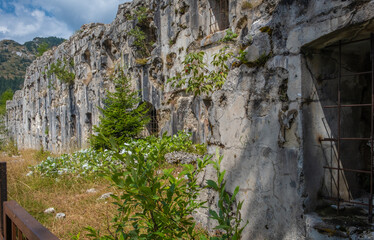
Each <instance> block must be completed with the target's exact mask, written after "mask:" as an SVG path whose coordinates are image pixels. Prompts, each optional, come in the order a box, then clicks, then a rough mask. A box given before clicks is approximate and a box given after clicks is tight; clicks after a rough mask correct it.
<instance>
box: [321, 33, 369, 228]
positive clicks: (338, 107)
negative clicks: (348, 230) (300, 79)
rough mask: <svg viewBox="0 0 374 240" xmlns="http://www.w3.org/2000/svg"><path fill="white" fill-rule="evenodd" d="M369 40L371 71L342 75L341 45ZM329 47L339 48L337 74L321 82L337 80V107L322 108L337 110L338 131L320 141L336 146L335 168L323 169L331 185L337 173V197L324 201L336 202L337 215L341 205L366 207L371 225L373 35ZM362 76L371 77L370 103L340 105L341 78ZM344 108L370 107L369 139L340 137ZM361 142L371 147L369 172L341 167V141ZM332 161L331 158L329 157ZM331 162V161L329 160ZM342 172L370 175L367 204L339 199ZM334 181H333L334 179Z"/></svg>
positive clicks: (327, 167)
mask: <svg viewBox="0 0 374 240" xmlns="http://www.w3.org/2000/svg"><path fill="white" fill-rule="evenodd" d="M368 40H370V58H371V71H365V72H357V73H354V74H345V75H343V74H342V46H343V45H346V44H351V43H356V42H361V41H368ZM329 47H338V48H339V60H338V64H339V74H338V76H337V77H334V78H329V79H323V80H333V79H338V84H337V85H338V101H337V105H328V106H324V108H334V109H337V110H338V131H337V137H335V138H333V137H330V138H323V139H321V141H328V142H331V143H332V142H335V143H336V145H337V154H336V155H337V156H336V158H337V167H332V166H333V165H332V162H331V166H324V168H325V169H329V170H330V171H331V184H332V181H333V174H332V171H333V170H335V171H337V172H338V174H337V181H336V186H337V187H336V188H337V197H336V198H334V197H328V198H325V199H329V200H333V201H335V202H336V205H337V213H338V214H339V209H340V204H341V203H344V202H346V203H351V204H358V205H363V206H367V207H368V213H369V214H368V220H369V222H370V223H371V222H372V221H373V175H374V169H373V150H374V123H373V121H374V34H371V35H370V38H366V39H361V40H356V41H351V42H344V43H342V41H339V43H338V44H335V45H331V46H329ZM364 74H367V75H369V74H370V75H371V103H370V104H369V103H364V104H342V103H341V81H342V78H343V77H346V76H358V75H364ZM346 107H350V108H353V107H370V108H371V111H370V112H371V113H370V115H371V116H370V120H371V123H370V129H371V130H370V137H369V138H354V137H344V138H343V137H341V118H342V116H341V111H342V108H346ZM362 140H365V141H370V146H371V149H370V170H359V169H349V168H344V167H343V166H341V164H340V160H341V142H342V141H362ZM331 159H332V157H331ZM331 161H332V160H331ZM342 171H343V172H344V171H347V172H357V173H364V174H369V175H370V193H369V197H368V202H367V203H364V202H357V201H352V200H351V199H350V198H349V200H344V199H342V198H341V197H340V181H341V179H340V178H341V177H340V175H341V172H342ZM334 181H335V179H334ZM331 194H332V185H331Z"/></svg>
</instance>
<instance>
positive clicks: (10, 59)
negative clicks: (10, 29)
mask: <svg viewBox="0 0 374 240" xmlns="http://www.w3.org/2000/svg"><path fill="white" fill-rule="evenodd" d="M63 41H64V39H63V38H57V37H47V38H34V39H33V40H32V41H29V42H25V43H24V44H23V45H22V44H19V43H17V42H15V41H13V40H2V41H0V95H1V94H2V93H3V92H4V91H6V90H7V89H9V88H10V89H12V90H13V91H16V90H18V89H21V88H22V84H23V80H24V76H25V71H26V68H27V66H29V65H30V63H31V62H32V61H33V60H34V59H35V58H36V56H38V55H40V54H42V53H43V51H45V50H47V49H48V48H51V47H54V46H57V45H59V44H60V43H62V42H63Z"/></svg>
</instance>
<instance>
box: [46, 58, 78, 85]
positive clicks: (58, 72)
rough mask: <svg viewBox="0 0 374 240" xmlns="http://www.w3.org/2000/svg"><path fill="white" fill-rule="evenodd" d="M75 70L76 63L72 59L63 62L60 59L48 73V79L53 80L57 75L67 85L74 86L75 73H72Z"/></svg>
mask: <svg viewBox="0 0 374 240" xmlns="http://www.w3.org/2000/svg"><path fill="white" fill-rule="evenodd" d="M73 68H74V61H73V59H71V60H70V61H68V60H67V59H66V58H64V59H63V61H61V60H60V59H58V60H57V61H56V63H52V64H51V66H50V67H49V69H48V71H47V73H46V74H47V77H48V78H51V77H52V75H55V76H56V78H57V79H59V80H60V81H61V82H63V83H66V84H69V85H71V84H73V83H74V79H75V73H74V72H72V71H71V69H73Z"/></svg>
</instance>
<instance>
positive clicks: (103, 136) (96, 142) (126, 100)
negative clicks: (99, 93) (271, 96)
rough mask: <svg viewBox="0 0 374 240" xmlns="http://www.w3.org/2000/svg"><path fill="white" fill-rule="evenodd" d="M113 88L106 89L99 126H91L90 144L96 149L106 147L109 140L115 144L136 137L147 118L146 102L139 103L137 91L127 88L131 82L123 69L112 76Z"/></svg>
mask: <svg viewBox="0 0 374 240" xmlns="http://www.w3.org/2000/svg"><path fill="white" fill-rule="evenodd" d="M113 81H114V84H115V91H114V92H109V91H107V97H106V99H105V100H104V107H103V108H101V107H99V110H100V111H101V112H102V116H100V124H99V126H94V132H95V134H94V135H92V136H91V139H90V142H91V146H92V147H93V148H95V149H108V148H110V147H111V143H110V141H113V140H114V141H115V143H116V144H117V145H120V144H123V143H124V142H125V141H128V140H129V139H130V138H133V137H136V136H137V135H138V134H139V133H140V132H141V131H142V130H143V128H144V126H145V125H146V124H147V123H148V122H149V121H150V119H149V117H148V116H147V111H148V109H147V107H146V105H145V104H144V103H143V104H139V103H140V99H139V97H138V92H136V91H132V90H131V89H130V81H129V79H128V78H127V77H126V76H125V74H124V73H123V71H120V73H119V74H118V76H117V77H116V78H114V79H113Z"/></svg>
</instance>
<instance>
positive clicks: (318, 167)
mask: <svg viewBox="0 0 374 240" xmlns="http://www.w3.org/2000/svg"><path fill="white" fill-rule="evenodd" d="M141 6H144V7H145V8H146V11H144V10H141V9H140V7H141ZM137 11H138V12H141V14H145V15H144V16H143V18H145V20H139V18H138V17H137V16H135V13H136V12H137ZM373 19H374V2H373V1H368V0H362V1H356V0H347V1H332V0H317V1H308V0H302V1H290V0H248V1H245V0H230V1H227V0H203V1H193V0H146V1H140V0H134V1H133V2H132V3H125V4H122V5H120V6H119V8H118V13H117V17H116V19H115V20H114V21H113V23H111V24H109V25H103V24H87V25H84V26H83V27H82V28H81V30H80V31H79V32H77V33H76V34H75V35H73V36H72V37H71V38H70V39H69V40H67V41H66V42H64V43H63V44H62V45H60V46H59V47H57V48H55V49H53V50H52V51H48V52H47V53H45V54H44V55H43V56H42V57H40V58H38V59H37V60H35V61H34V62H33V64H32V65H31V66H30V67H29V68H28V70H27V74H26V77H25V83H24V87H23V89H22V90H21V91H18V92H17V93H16V94H15V96H14V99H13V100H12V101H10V102H8V104H7V111H8V118H7V119H8V128H9V133H10V134H11V136H13V137H14V138H15V139H16V140H17V143H18V146H19V147H21V148H40V147H41V146H43V147H44V149H47V150H50V151H53V152H61V151H66V150H72V149H74V148H80V147H84V146H86V144H87V137H88V136H89V134H91V132H92V126H93V125H95V124H98V117H99V115H100V113H99V111H98V109H97V106H101V104H102V99H103V97H104V96H105V91H106V90H108V89H111V88H112V87H113V86H112V83H111V81H110V76H111V74H112V73H113V71H114V70H115V68H116V67H122V68H124V69H125V72H126V73H127V74H129V75H130V76H131V79H132V81H133V85H134V87H135V88H136V89H138V90H139V91H140V94H141V97H142V100H143V101H145V102H148V103H149V104H151V105H152V106H153V108H154V110H155V111H154V113H155V119H157V120H156V124H157V131H158V132H160V133H163V132H165V131H167V132H168V133H171V134H174V133H176V132H177V131H178V130H181V129H186V130H188V131H190V132H192V133H193V138H194V141H196V142H204V143H207V145H208V150H209V152H210V153H214V152H215V149H216V148H218V149H220V152H221V154H223V155H224V160H223V162H222V165H223V168H225V169H227V180H228V187H229V191H233V190H234V188H235V186H237V185H240V187H241V190H240V192H239V194H238V197H239V199H240V200H243V201H244V205H243V209H242V215H243V218H244V219H245V220H248V221H249V225H248V227H247V228H246V229H245V232H244V238H243V239H304V238H308V233H307V232H306V231H305V229H306V228H305V217H304V214H305V212H307V211H309V210H312V209H313V208H314V207H315V206H316V205H317V202H318V201H317V199H318V195H319V193H320V192H322V191H324V190H325V185H324V178H325V175H324V170H323V163H322V160H321V161H317V162H316V161H315V159H323V152H322V151H320V150H318V149H317V148H318V147H319V146H320V143H319V136H320V134H323V131H322V130H321V128H320V125H321V124H320V123H319V122H318V121H317V120H315V119H314V118H313V114H314V113H315V112H316V110H315V109H317V108H315V106H317V105H318V104H319V100H315V99H314V97H315V95H314V92H313V89H316V88H317V87H318V86H317V87H316V85H314V84H316V83H315V81H313V80H314V79H313V77H310V71H309V70H310V69H308V65H306V64H305V63H306V61H307V57H308V55H307V54H306V53H308V51H304V50H305V49H310V48H312V49H317V50H318V49H321V48H323V47H325V46H327V45H331V44H333V43H336V42H337V41H339V40H345V39H349V40H355V39H362V38H367V37H369V35H370V32H371V31H372V29H374V28H373V24H372V20H373ZM136 28H139V29H140V30H141V31H142V32H144V33H145V34H146V39H145V41H146V43H147V49H145V50H144V51H146V52H147V51H148V53H142V52H140V51H139V46H137V45H136V40H137V37H136V34H134V32H133V34H130V32H131V31H132V29H135V30H136ZM228 28H229V29H231V30H232V31H233V32H235V33H237V34H238V37H237V38H236V39H233V41H227V42H225V41H221V40H222V39H224V38H225V36H226V35H227V32H226V29H228ZM138 33H139V32H138ZM224 46H227V47H228V48H229V50H230V51H232V52H233V53H234V57H232V59H230V60H229V61H228V65H229V67H230V71H229V73H228V77H227V80H226V82H225V84H224V85H223V87H222V89H220V90H218V91H215V92H214V93H213V94H211V95H200V96H194V95H193V94H187V93H186V92H185V91H184V89H183V88H181V89H175V88H172V87H171V84H170V83H167V79H168V78H169V77H172V76H174V75H175V73H176V72H177V71H181V69H182V62H183V60H184V57H185V56H186V54H187V53H189V52H197V51H204V52H205V56H206V57H207V59H206V60H207V62H209V60H210V59H212V56H213V54H214V53H217V52H218V51H219V50H220V49H222V48H223V47H224ZM64 58H66V59H74V63H75V64H74V67H73V68H72V71H74V72H75V76H76V77H75V81H74V84H72V85H67V84H65V83H62V82H61V81H59V80H57V79H55V78H54V77H53V76H52V77H51V78H48V76H47V75H46V74H45V71H47V70H48V68H49V66H50V65H51V64H52V63H53V62H56V61H57V59H60V60H63V59H64ZM237 59H240V61H238V60H237ZM315 104H317V105H315ZM313 119H314V120H313ZM312 120H313V121H312ZM311 156H312V157H311ZM206 174H207V175H209V174H211V171H207V173H206ZM206 177H207V176H206ZM211 194H212V193H210V192H205V193H204V197H206V199H209V201H208V203H209V204H211V205H210V206H212V207H213V206H214V204H215V199H214V197H213V196H212V195H211ZM197 219H198V220H199V221H201V222H202V223H203V224H206V225H208V226H212V224H213V223H212V222H210V221H209V220H208V219H207V212H206V211H201V212H200V213H199V214H198V215H197Z"/></svg>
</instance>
